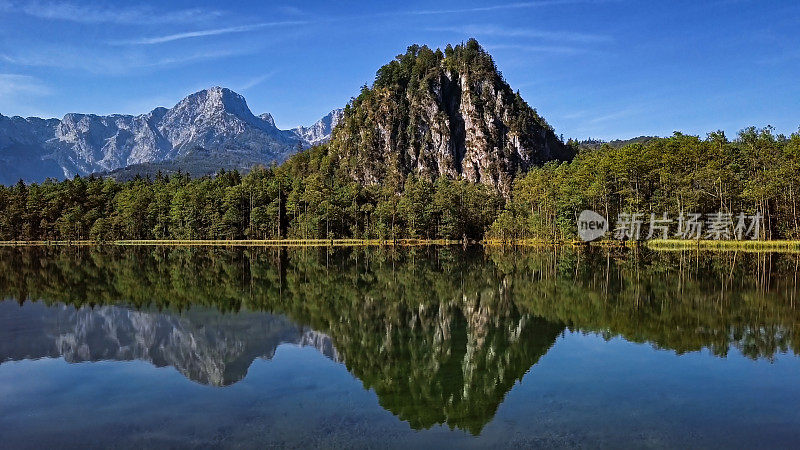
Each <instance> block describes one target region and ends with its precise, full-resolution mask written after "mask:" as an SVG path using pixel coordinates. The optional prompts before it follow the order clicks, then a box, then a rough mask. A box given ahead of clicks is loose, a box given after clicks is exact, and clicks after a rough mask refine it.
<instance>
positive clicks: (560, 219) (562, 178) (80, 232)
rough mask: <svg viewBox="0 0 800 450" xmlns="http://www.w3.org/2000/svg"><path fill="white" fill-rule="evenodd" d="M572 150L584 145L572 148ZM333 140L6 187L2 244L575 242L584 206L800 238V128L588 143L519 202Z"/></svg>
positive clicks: (529, 186) (537, 180)
mask: <svg viewBox="0 0 800 450" xmlns="http://www.w3.org/2000/svg"><path fill="white" fill-rule="evenodd" d="M570 145H576V144H575V143H570ZM339 161H340V160H339V159H338V158H337V156H336V155H335V154H332V153H331V151H330V149H329V147H328V146H327V145H321V146H317V147H314V148H312V149H309V150H306V151H303V152H300V153H298V154H296V155H294V156H293V157H291V158H290V159H289V160H287V161H286V162H285V163H283V164H281V165H279V166H278V165H272V166H270V167H256V168H254V169H253V170H251V171H250V172H249V173H248V174H246V175H244V176H243V175H241V174H240V173H238V172H236V171H220V172H219V173H218V174H217V175H216V176H214V177H203V178H196V179H192V178H190V177H189V176H188V175H186V174H181V173H177V174H172V175H161V174H158V175H156V176H155V177H154V178H153V179H149V178H136V179H134V180H131V181H126V182H118V181H115V180H114V179H112V178H100V177H94V176H90V177H79V176H76V177H75V178H73V179H70V180H65V181H60V182H58V181H55V180H47V181H45V182H43V183H41V184H26V183H24V182H22V181H20V182H19V183H17V184H16V185H14V186H8V187H5V186H4V187H0V240H97V241H108V240H117V239H279V238H293V239H327V238H356V239H401V238H418V239H457V240H462V239H471V240H479V239H482V238H487V237H490V238H495V239H547V240H562V239H572V238H574V236H575V234H576V231H577V227H576V219H577V216H578V214H579V213H580V211H582V210H584V209H592V210H595V211H597V212H599V213H601V214H603V215H604V216H605V217H607V218H612V219H613V218H615V217H617V216H618V215H619V214H621V213H625V212H639V213H643V214H645V215H648V214H649V213H657V214H662V213H664V212H666V213H669V214H671V215H672V216H677V215H678V214H680V213H685V212H692V213H701V214H710V213H714V212H718V211H722V212H729V213H732V214H736V213H748V214H760V215H761V217H763V221H764V226H763V228H762V235H761V236H759V237H760V238H764V239H777V238H787V239H797V238H800V220H798V211H797V208H798V205H797V203H798V196H800V176H798V174H800V133H794V134H792V135H791V136H784V135H776V134H775V133H774V131H773V130H772V128H769V127H767V128H764V129H756V128H752V127H751V128H747V129H745V130H743V131H741V132H740V133H739V134H738V136H737V137H736V139H733V140H729V139H728V138H727V137H726V136H725V135H724V133H722V132H715V133H711V134H709V135H708V136H707V137H706V138H705V139H701V138H699V137H697V136H689V135H684V134H681V133H675V134H674V135H673V136H671V137H668V138H657V139H652V140H650V141H647V142H644V143H634V144H631V145H627V146H623V147H621V148H613V147H611V146H609V145H604V146H600V147H599V148H583V149H581V150H580V151H579V152H578V153H577V155H576V156H575V158H574V159H573V160H572V161H570V162H562V163H558V162H551V163H547V164H545V165H543V166H541V167H536V168H533V169H531V170H529V171H528V173H527V174H524V175H520V176H517V177H516V180H515V182H514V185H513V189H512V192H511V193H510V195H509V196H508V197H507V198H506V197H504V196H502V195H500V194H498V193H497V192H495V191H493V190H492V189H491V188H489V187H487V186H485V185H482V184H475V183H470V182H467V181H465V180H461V179H448V178H445V177H440V178H438V179H435V180H430V179H426V178H425V177H418V176H416V175H414V174H408V175H406V176H405V178H403V177H397V176H392V177H387V179H385V180H383V181H382V183H380V184H367V185H365V184H363V183H359V182H357V181H355V180H354V179H353V177H352V176H351V175H350V174H349V172H348V170H347V168H344V167H342V164H339Z"/></svg>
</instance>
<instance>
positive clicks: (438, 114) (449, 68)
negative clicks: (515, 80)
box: [331, 40, 571, 194]
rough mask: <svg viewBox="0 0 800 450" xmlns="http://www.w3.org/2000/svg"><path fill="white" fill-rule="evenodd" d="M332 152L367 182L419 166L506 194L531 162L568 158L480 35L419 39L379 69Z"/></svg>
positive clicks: (348, 113) (431, 175) (429, 174)
mask: <svg viewBox="0 0 800 450" xmlns="http://www.w3.org/2000/svg"><path fill="white" fill-rule="evenodd" d="M331 150H332V151H333V152H335V153H337V154H338V155H339V156H340V157H341V158H342V159H343V160H344V161H345V162H346V164H347V167H349V168H350V170H351V173H352V174H353V176H355V177H356V178H357V179H359V180H362V181H363V182H366V183H379V182H381V181H382V180H384V179H385V178H386V176H387V175H389V176H391V175H399V176H400V178H404V177H405V176H407V175H408V174H411V173H413V174H416V175H418V176H421V177H424V178H427V179H435V178H437V177H440V176H445V177H450V178H457V177H463V178H465V179H467V180H469V181H472V182H476V183H484V184H486V185H489V186H492V187H494V188H495V189H497V190H498V191H500V192H502V193H504V194H507V193H508V192H509V191H510V188H511V183H512V182H513V179H514V177H515V176H516V175H517V174H519V173H522V172H525V171H526V170H527V169H528V168H530V167H531V166H533V165H538V164H542V163H544V162H546V161H550V160H559V159H562V160H564V159H569V158H570V157H571V154H570V151H569V149H568V148H567V147H566V146H565V145H564V144H563V143H562V142H561V140H559V138H558V137H556V135H555V133H554V131H553V129H552V128H551V127H550V126H549V125H548V124H547V122H545V120H544V119H543V118H541V117H540V116H539V115H538V114H537V113H536V111H535V110H534V109H532V108H531V107H529V106H528V105H527V103H525V101H524V100H523V99H522V97H520V95H519V94H518V93H514V92H513V91H512V90H511V88H510V87H509V85H508V84H507V83H506V82H505V81H504V80H503V78H502V76H501V75H500V73H499V72H498V71H497V68H496V66H495V64H494V62H493V61H492V58H491V56H489V54H488V53H486V52H485V51H484V50H483V49H482V48H481V47H480V45H478V43H477V42H476V41H475V40H470V41H469V42H468V43H466V44H463V45H458V46H456V47H455V48H451V47H450V46H448V47H447V49H446V50H445V51H444V52H442V51H441V50H436V51H435V52H434V51H432V50H430V49H429V48H427V47H424V46H423V47H418V46H412V47H409V49H408V52H407V53H406V54H405V55H400V56H398V57H397V59H396V60H395V61H392V62H391V63H389V64H387V65H385V66H384V67H382V68H381V69H380V70H379V71H378V73H377V76H376V78H375V83H374V84H373V86H372V88H366V87H365V88H364V89H363V90H362V92H361V95H359V97H358V98H356V99H354V100H353V101H352V102H351V104H349V105H348V106H347V108H345V110H344V115H343V118H342V126H340V127H338V128H337V129H336V130H335V131H334V133H333V137H332V140H331Z"/></svg>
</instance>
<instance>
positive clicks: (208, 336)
mask: <svg viewBox="0 0 800 450" xmlns="http://www.w3.org/2000/svg"><path fill="white" fill-rule="evenodd" d="M283 343H293V344H298V345H304V346H306V345H307V346H313V347H316V348H317V349H319V350H320V352H321V353H323V354H324V355H326V356H327V357H329V358H332V359H334V360H336V359H337V358H338V354H337V352H336V349H334V348H333V345H332V344H331V341H330V338H328V336H326V335H324V334H322V333H318V332H315V331H313V330H309V329H304V328H301V327H298V326H297V325H295V324H293V323H292V322H291V321H289V320H288V319H286V318H285V317H283V316H278V315H272V314H267V313H250V312H248V313H239V314H221V313H219V312H217V311H210V310H190V311H187V312H184V313H182V314H177V313H164V312H156V311H134V310H131V309H128V308H124V307H117V306H102V307H97V308H94V309H90V308H86V307H84V308H80V309H78V310H76V309H75V308H73V307H69V306H60V305H59V306H52V307H48V306H45V305H44V304H42V303H25V304H24V305H23V306H22V307H20V306H19V305H18V304H16V303H14V302H9V301H6V302H1V303H0V362H3V361H9V360H21V359H37V358H43V357H63V358H64V359H65V360H66V361H68V362H84V361H101V360H115V361H129V360H142V361H148V362H150V363H152V364H153V365H155V366H157V367H164V366H172V367H175V369H177V370H178V371H179V372H180V373H182V374H183V375H185V376H186V377H187V378H189V379H191V380H193V381H196V382H199V383H203V384H211V385H215V386H224V385H229V384H232V383H235V382H237V381H239V380H241V379H242V378H244V376H245V375H246V374H247V370H248V369H249V367H250V365H251V364H252V362H253V361H254V360H255V359H256V358H266V359H270V358H272V356H273V355H274V354H275V349H276V348H277V347H278V346H279V345H280V344H283Z"/></svg>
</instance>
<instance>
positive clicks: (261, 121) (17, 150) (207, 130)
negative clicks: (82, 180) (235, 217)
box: [0, 87, 341, 184]
mask: <svg viewBox="0 0 800 450" xmlns="http://www.w3.org/2000/svg"><path fill="white" fill-rule="evenodd" d="M340 115H341V111H340V110H335V111H332V112H331V113H329V114H328V115H327V116H325V117H324V118H322V119H321V120H320V121H319V122H317V123H316V124H314V125H312V126H311V127H307V128H306V127H298V128H295V129H292V130H280V129H278V128H277V127H276V126H275V122H274V120H273V118H272V116H271V115H270V114H262V115H261V116H260V117H256V116H255V115H253V113H252V112H251V111H250V108H248V106H247V102H246V101H245V99H244V97H242V96H241V95H239V94H237V93H235V92H233V91H231V90H229V89H226V88H222V87H213V88H210V89H206V90H203V91H199V92H196V93H194V94H192V95H189V96H188V97H186V98H185V99H183V100H181V101H180V102H179V103H178V104H177V105H175V106H174V107H173V108H171V109H167V108H156V109H154V110H153V111H151V112H149V113H147V114H143V115H139V116H131V115H118V114H115V115H111V116H97V115H94V114H74V113H73V114H67V115H66V116H64V118H63V119H62V120H57V119H48V120H44V119H38V118H27V119H25V118H21V117H5V116H2V115H0V183H3V184H11V183H15V182H16V181H17V180H19V179H23V180H25V181H29V182H36V181H42V180H44V179H45V178H47V177H54V178H63V177H72V176H73V175H75V174H81V175H87V174H90V173H96V172H109V171H114V170H117V169H121V168H126V167H129V166H137V167H141V168H142V169H143V170H145V171H146V170H147V169H148V167H149V166H148V165H149V164H153V163H157V164H162V165H164V166H167V167H173V168H177V169H181V170H183V171H185V172H189V173H204V172H206V171H208V170H209V167H212V166H214V168H213V169H211V170H212V173H213V172H214V171H216V170H219V169H220V168H226V169H228V168H230V169H232V168H249V167H251V166H253V165H255V164H269V163H271V162H273V161H275V162H281V161H283V160H284V159H286V157H288V156H289V155H290V154H292V153H294V152H295V151H297V149H298V148H299V147H304V148H305V147H309V146H311V145H315V144H318V143H321V142H325V141H327V139H328V138H329V136H330V130H331V128H332V125H335V123H336V120H337V119H338V117H339V116H340ZM198 155H203V158H199V157H198Z"/></svg>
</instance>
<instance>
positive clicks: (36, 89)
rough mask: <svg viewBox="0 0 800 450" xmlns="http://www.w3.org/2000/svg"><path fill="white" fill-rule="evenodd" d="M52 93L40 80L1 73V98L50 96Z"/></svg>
mask: <svg viewBox="0 0 800 450" xmlns="http://www.w3.org/2000/svg"><path fill="white" fill-rule="evenodd" d="M51 93H52V91H51V90H50V88H49V87H47V86H46V85H45V84H43V83H42V82H41V81H39V79H37V78H35V77H31V76H28V75H19V74H14V73H0V97H8V96H19V95H37V96H43V95H50V94H51Z"/></svg>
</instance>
